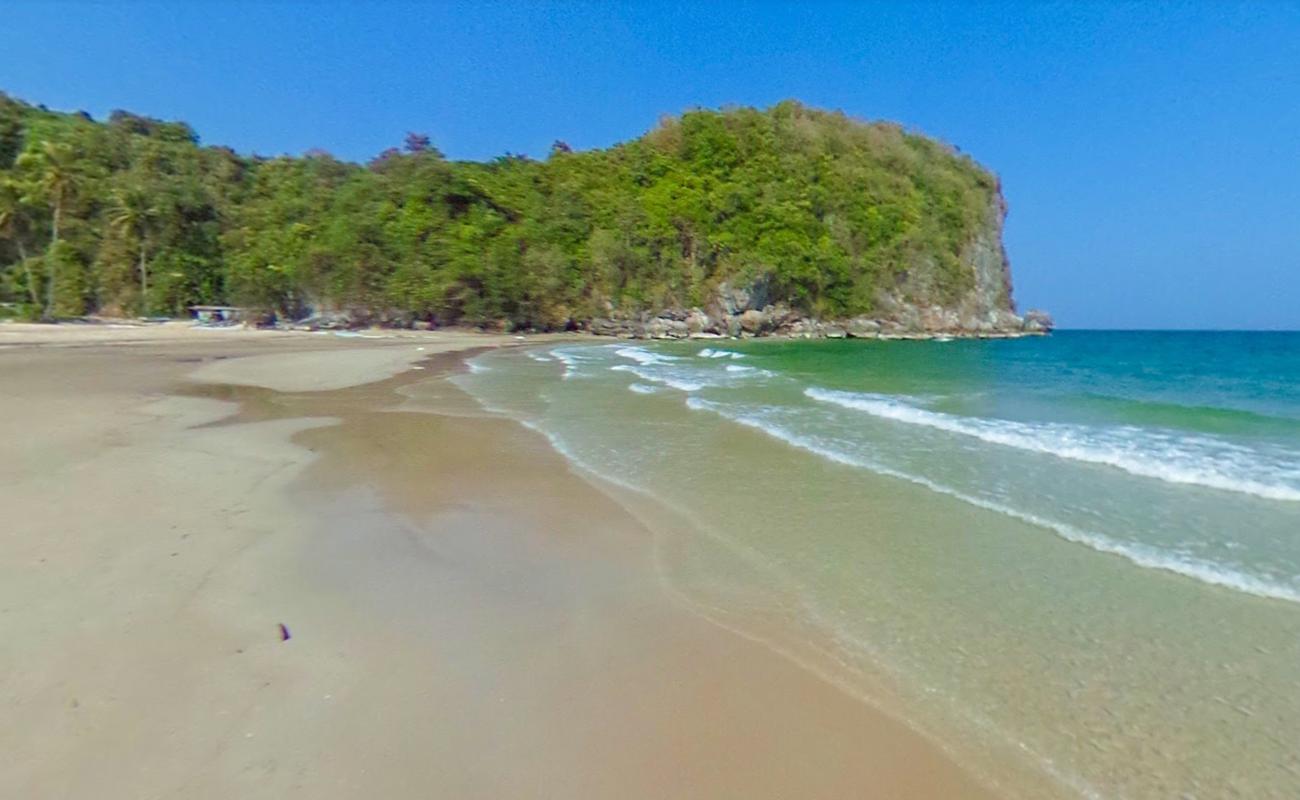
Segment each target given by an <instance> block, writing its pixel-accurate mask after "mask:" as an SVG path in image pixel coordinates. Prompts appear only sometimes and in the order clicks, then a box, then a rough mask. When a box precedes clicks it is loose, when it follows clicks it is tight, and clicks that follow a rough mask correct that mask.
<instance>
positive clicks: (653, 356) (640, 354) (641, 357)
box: [614, 347, 680, 364]
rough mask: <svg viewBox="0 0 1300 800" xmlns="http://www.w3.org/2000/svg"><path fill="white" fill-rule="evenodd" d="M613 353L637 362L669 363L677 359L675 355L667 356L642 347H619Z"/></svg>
mask: <svg viewBox="0 0 1300 800" xmlns="http://www.w3.org/2000/svg"><path fill="white" fill-rule="evenodd" d="M614 355H616V356H622V357H623V358H626V359H630V360H632V361H635V362H636V363H638V364H671V363H672V362H674V361H678V360H680V359H678V358H677V357H676V356H667V355H663V354H662V353H655V352H652V351H650V350H647V349H645V348H644V347H620V348H618V349H616V350H615V351H614Z"/></svg>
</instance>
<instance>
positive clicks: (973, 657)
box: [458, 332, 1300, 798]
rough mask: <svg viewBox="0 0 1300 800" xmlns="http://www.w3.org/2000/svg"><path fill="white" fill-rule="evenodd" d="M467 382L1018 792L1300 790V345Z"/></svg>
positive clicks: (745, 607)
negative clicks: (656, 513)
mask: <svg viewBox="0 0 1300 800" xmlns="http://www.w3.org/2000/svg"><path fill="white" fill-rule="evenodd" d="M458 382H459V383H460V384H461V385H462V386H463V387H464V388H466V389H467V390H469V391H470V392H471V393H472V394H474V395H475V396H476V397H478V398H479V399H480V401H482V402H483V403H484V404H485V405H487V406H489V407H491V408H495V409H498V410H501V411H504V412H505V413H508V414H510V415H512V416H514V417H516V418H518V419H520V420H522V421H524V422H526V423H527V424H529V425H530V426H532V427H534V428H536V429H538V430H540V431H542V432H543V433H545V434H546V435H547V436H548V437H549V438H550V439H551V441H552V442H553V443H554V444H555V445H556V447H557V448H558V449H560V451H561V452H563V453H564V454H565V455H566V456H568V457H569V458H570V459H571V460H573V461H574V462H575V463H577V464H578V465H579V466H581V467H582V468H584V469H586V470H588V471H590V472H592V473H594V474H596V475H599V476H601V477H603V478H606V479H608V480H610V481H612V482H613V483H614V484H615V485H617V486H619V487H622V489H623V490H627V491H630V492H634V493H635V495H636V497H638V498H641V499H642V500H645V499H646V498H650V499H652V500H653V502H654V504H656V505H658V506H660V507H662V508H664V509H667V512H666V513H665V515H664V516H663V517H662V518H661V519H660V521H659V525H658V530H660V532H661V534H662V536H663V546H662V547H661V548H660V552H661V568H662V573H663V577H664V578H665V580H666V582H667V584H668V585H669V586H670V588H671V589H673V590H674V591H675V592H677V593H679V594H680V595H681V596H682V597H683V598H685V599H686V600H687V601H688V602H689V603H691V604H692V605H693V606H695V607H696V608H697V609H698V610H700V611H701V612H702V613H705V614H707V615H709V616H711V617H713V618H715V619H717V620H718V621H720V622H722V623H723V624H727V625H729V626H732V627H736V628H738V629H747V628H748V629H749V630H748V632H750V633H751V634H753V635H756V636H761V637H762V638H764V639H765V640H769V641H770V642H771V643H772V645H773V646H775V647H778V648H781V649H783V650H785V651H787V652H788V653H790V654H791V655H792V656H793V657H797V658H800V659H802V660H805V661H806V662H807V663H808V665H809V666H810V667H812V668H816V669H819V670H822V671H824V672H825V673H826V674H827V675H828V677H831V678H833V679H834V680H837V681H839V682H841V683H842V684H843V685H845V686H846V688H848V689H850V690H851V691H855V692H857V693H859V694H861V695H862V696H864V697H865V698H866V699H868V700H871V701H872V702H876V703H878V704H881V705H883V706H886V707H888V708H889V710H891V711H892V712H894V713H896V714H898V715H900V716H902V717H905V718H906V719H908V720H909V721H910V722H911V723H912V724H913V725H915V726H916V727H918V728H919V729H921V730H923V731H926V732H928V733H929V734H930V735H932V736H933V737H935V738H936V739H938V740H939V741H941V743H943V744H944V745H945V746H946V747H948V748H949V749H950V750H951V751H952V752H953V753H954V755H956V756H957V757H958V758H960V759H961V760H963V761H964V762H966V763H967V764H968V766H971V767H972V768H973V769H976V770H977V771H979V772H980V773H981V774H983V775H984V776H985V777H986V778H987V779H989V780H990V781H991V782H994V783H996V784H998V785H999V786H1000V787H1001V788H1002V789H1003V790H1004V791H1005V792H1006V793H1007V794H1009V795H1011V796H1016V795H1020V796H1025V797H1033V796H1041V795H1042V791H1043V789H1042V787H1043V786H1044V785H1045V784H1046V785H1050V786H1051V787H1052V790H1053V792H1054V793H1058V794H1060V795H1061V796H1079V795H1083V796H1101V797H1179V796H1190V797H1200V798H1209V797H1296V796H1300V757H1298V755H1297V751H1298V748H1297V747H1296V746H1295V744H1294V743H1295V742H1297V741H1300V335H1297V334H1283V333H1278V334H1267V333H1261V334H1249V333H1084V332H1066V333H1059V334H1056V335H1054V336H1052V337H1050V338H1046V339H1025V340H1012V341H957V342H950V343H937V342H875V341H865V342H864V341H842V342H816V343H801V342H767V341H761V342H748V343H739V342H724V343H720V344H719V343H709V345H708V346H706V345H705V344H703V343H675V344H663V345H653V346H647V345H639V344H638V345H631V344H592V345H586V344H580V345H561V346H557V347H553V348H549V349H547V350H528V351H504V352H495V353H489V354H486V355H483V356H480V357H479V358H478V359H476V360H475V369H474V370H473V371H472V372H471V373H468V374H465V375H463V376H460V377H459V378H458Z"/></svg>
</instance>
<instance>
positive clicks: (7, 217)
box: [0, 178, 41, 310]
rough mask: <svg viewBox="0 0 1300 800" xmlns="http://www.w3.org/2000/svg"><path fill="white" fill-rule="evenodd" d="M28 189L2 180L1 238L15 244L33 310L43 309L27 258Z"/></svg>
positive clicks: (13, 180)
mask: <svg viewBox="0 0 1300 800" xmlns="http://www.w3.org/2000/svg"><path fill="white" fill-rule="evenodd" d="M27 195H28V189H27V188H26V187H25V186H24V185H23V184H22V183H21V182H19V181H17V180H15V179H13V178H0V237H3V238H4V239H6V240H8V241H11V242H13V243H14V249H15V250H17V252H18V262H19V263H20V264H21V265H22V268H23V273H24V277H25V278H26V284H27V293H28V296H29V297H30V298H31V303H32V309H33V310H35V309H39V308H40V307H41V298H40V289H39V288H38V287H37V285H36V276H35V275H33V274H32V265H31V261H30V260H29V259H28V257H27V238H28V236H30V235H31V227H30V226H31V209H30V208H29V207H28V206H27V202H26V197H27Z"/></svg>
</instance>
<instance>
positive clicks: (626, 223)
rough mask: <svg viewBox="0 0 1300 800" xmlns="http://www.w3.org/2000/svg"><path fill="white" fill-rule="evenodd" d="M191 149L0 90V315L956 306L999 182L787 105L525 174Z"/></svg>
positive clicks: (396, 157)
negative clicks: (755, 284)
mask: <svg viewBox="0 0 1300 800" xmlns="http://www.w3.org/2000/svg"><path fill="white" fill-rule="evenodd" d="M198 141H199V140H198V136H197V135H196V134H195V133H194V131H193V130H192V129H191V128H190V127H189V126H188V125H185V124H184V123H179V122H162V121H159V120H154V119H149V118H147V117H142V116H138V115H135V114H131V113H127V112H124V111H115V112H113V114H111V115H110V116H109V118H108V120H107V121H105V122H96V121H94V120H92V119H91V118H90V117H89V116H88V115H85V114H64V113H57V112H52V111H49V110H46V109H44V108H42V107H36V106H32V105H29V104H27V103H24V102H21V101H18V100H16V99H13V98H10V97H8V96H6V95H3V94H0V301H5V302H8V303H10V304H15V305H17V306H18V307H20V308H22V309H24V311H25V313H27V314H29V315H30V316H34V317H39V316H46V317H51V316H60V315H75V314H84V313H88V312H102V313H109V314H170V313H179V312H181V311H183V310H184V308H185V307H186V306H188V305H191V304H196V303H232V304H238V305H246V306H252V307H257V308H262V309H266V310H270V311H274V312H276V313H278V314H280V315H283V316H288V317H297V316H301V315H303V314H306V313H309V312H310V311H312V310H319V309H347V310H351V311H354V312H356V313H361V314H364V315H366V316H368V317H370V318H372V319H376V320H382V321H389V322H397V323H400V322H404V321H412V320H417V319H424V320H431V321H434V322H437V323H452V322H466V323H497V322H501V323H506V324H509V325H513V326H519V327H535V328H558V327H565V326H567V325H571V324H574V323H575V322H580V321H582V320H584V319H590V318H592V317H594V316H602V315H608V314H610V313H618V312H634V311H638V310H657V309H662V308H671V307H686V306H691V305H700V304H704V303H706V302H708V299H709V298H710V297H711V296H712V293H713V292H714V291H715V290H716V287H717V286H718V285H719V284H720V283H722V282H724V281H727V282H731V283H733V284H736V283H743V282H747V281H756V280H763V281H765V282H766V283H767V285H769V286H770V291H771V294H772V297H773V299H775V300H783V301H785V302H787V303H789V304H790V305H791V306H793V307H795V308H798V309H801V310H803V311H805V312H807V313H809V314H813V315H820V316H848V315H853V314H859V313H870V312H871V311H872V310H873V309H874V308H875V307H876V305H877V304H878V303H879V302H880V298H881V296H882V293H889V292H894V293H898V292H904V293H906V292H916V291H924V292H925V293H926V294H927V295H928V296H925V297H910V298H908V299H911V300H914V301H918V302H924V303H939V304H943V303H951V302H955V300H956V299H957V298H958V297H960V296H961V295H962V293H964V292H966V291H967V290H969V289H970V286H971V281H972V278H971V274H970V270H969V269H966V268H963V253H964V252H965V249H966V248H968V247H969V246H970V244H971V242H972V241H973V239H974V238H975V236H976V235H977V234H978V233H979V232H980V231H981V230H982V229H984V228H985V227H986V226H987V225H988V222H989V219H990V215H992V214H995V213H997V209H999V208H1000V205H999V204H1000V198H999V197H998V183H997V179H996V178H995V177H994V176H993V175H992V174H991V173H989V172H988V171H986V170H985V169H983V168H982V167H980V166H979V165H978V164H976V163H975V162H974V161H972V160H971V159H969V158H967V157H965V156H962V155H960V154H958V153H956V152H955V151H954V150H952V149H951V148H949V147H947V146H945V145H942V144H940V143H938V142H936V141H934V140H932V139H928V138H926V137H923V136H919V135H916V134H912V133H909V132H907V131H905V130H903V129H902V128H901V127H899V126H897V125H894V124H889V123H865V122H860V121H857V120H853V119H851V118H849V117H847V116H845V115H843V114H841V113H837V112H826V111H818V110H814V109H810V108H807V107H805V106H803V105H801V104H799V103H798V102H795V101H785V102H782V103H779V104H777V105H775V106H773V107H771V108H769V109H766V110H758V109H753V108H729V109H724V110H720V111H714V110H693V111H688V112H686V113H684V114H682V115H681V116H679V117H673V118H665V119H663V120H661V121H660V122H659V124H658V125H657V126H656V127H655V128H654V129H653V130H651V131H650V132H649V133H647V134H645V135H644V136H642V137H640V138H638V139H635V140H632V141H629V142H625V143H622V144H618V145H615V146H613V147H609V148H606V149H599V150H588V151H576V150H574V149H573V148H571V147H570V146H569V145H567V144H565V143H564V142H561V141H557V142H556V143H555V145H554V146H553V147H552V148H551V151H550V153H549V155H548V156H547V158H546V159H545V160H544V161H538V160H533V159H530V158H527V157H523V156H517V155H505V156H502V157H500V158H497V159H495V160H492V161H489V162H469V161H449V160H447V159H446V158H445V157H444V155H443V154H442V153H441V152H439V151H438V149H437V148H436V147H435V146H434V144H433V143H432V142H430V140H429V138H428V137H427V136H424V135H422V134H418V133H411V134H409V135H407V136H406V137H405V139H404V142H403V145H402V147H401V148H393V149H390V150H387V151H385V152H383V153H381V154H380V155H379V156H378V157H376V158H375V159H374V160H373V161H371V162H370V163H368V164H365V165H361V164H354V163H349V162H345V161H340V160H338V159H335V158H334V157H332V156H330V155H329V154H328V153H325V152H321V151H312V152H309V153H307V154H304V155H303V156H301V157H279V158H261V157H248V156H241V155H238V154H236V153H234V152H233V151H231V150H229V149H227V148H222V147H202V146H200V145H199V143H198ZM918 273H924V275H923V276H922V277H924V280H919V281H918V280H916V277H917V275H918ZM918 286H923V287H926V288H925V289H924V290H918V289H916V288H915V287H918Z"/></svg>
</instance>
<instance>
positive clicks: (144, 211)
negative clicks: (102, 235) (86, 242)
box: [108, 186, 159, 316]
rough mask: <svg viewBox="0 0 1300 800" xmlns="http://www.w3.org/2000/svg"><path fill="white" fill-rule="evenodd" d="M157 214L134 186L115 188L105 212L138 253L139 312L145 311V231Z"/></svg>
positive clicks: (147, 236)
mask: <svg viewBox="0 0 1300 800" xmlns="http://www.w3.org/2000/svg"><path fill="white" fill-rule="evenodd" d="M158 214H159V211H158V206H157V205H155V204H154V202H153V198H152V197H151V196H150V194H149V193H148V192H146V191H144V190H143V189H141V188H140V187H138V186H132V187H128V188H125V189H119V190H118V191H116V192H114V193H113V207H112V208H111V209H110V210H109V212H108V222H109V224H110V225H112V226H113V228H114V229H115V230H116V231H118V232H119V233H120V234H122V235H123V236H125V237H128V238H134V239H135V241H136V247H137V249H138V250H139V252H140V261H139V266H138V270H139V273H140V314H141V315H142V316H143V315H145V314H148V313H149V233H150V231H151V230H152V229H153V221H154V220H155V219H157V217H158Z"/></svg>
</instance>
